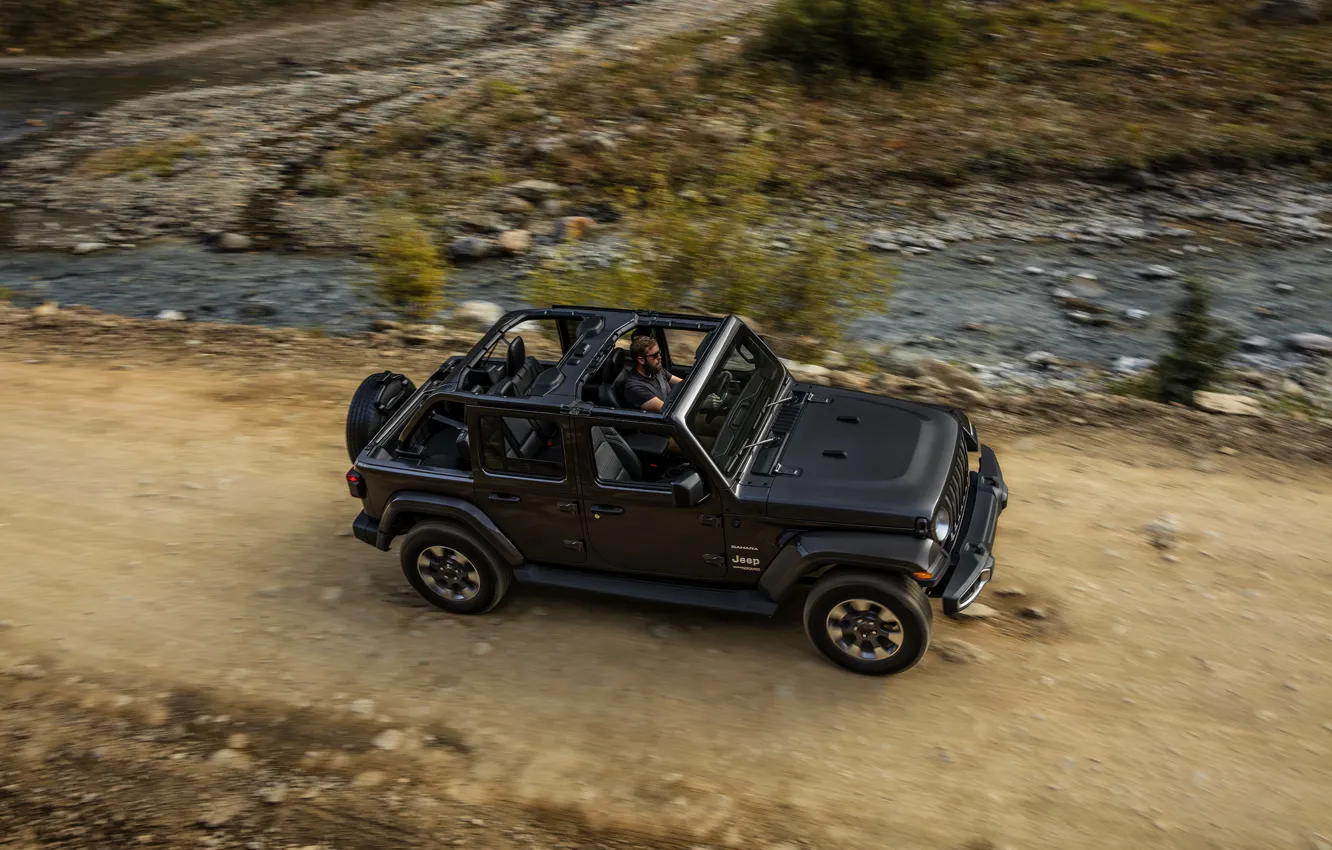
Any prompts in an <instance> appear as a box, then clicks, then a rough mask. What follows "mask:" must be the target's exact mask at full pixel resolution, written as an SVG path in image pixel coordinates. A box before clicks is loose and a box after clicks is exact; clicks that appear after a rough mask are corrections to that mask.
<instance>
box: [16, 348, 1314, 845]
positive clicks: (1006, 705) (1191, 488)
mask: <svg viewBox="0 0 1332 850" xmlns="http://www.w3.org/2000/svg"><path fill="white" fill-rule="evenodd" d="M2 356H3V359H0V407H2V408H3V409H4V410H5V411H6V413H5V415H4V417H3V418H2V419H0V437H3V440H4V444H5V445H6V446H7V454H8V459H7V462H6V464H5V472H6V476H5V477H6V486H4V487H3V488H0V552H3V553H4V555H3V567H0V620H3V621H6V627H0V671H3V670H10V671H11V672H14V673H17V674H18V678H15V677H3V676H0V701H2V703H3V711H2V712H0V718H2V719H0V740H4V741H5V743H4V744H0V847H10V846H13V847H19V848H24V850H28V848H36V847H48V846H62V847H109V846H130V845H132V844H134V843H135V841H138V840H139V836H149V835H151V838H144V839H143V840H142V842H141V843H144V844H149V845H152V846H171V847H177V846H179V847H185V846H190V847H196V846H201V845H200V842H201V841H202V842H203V844H205V845H207V846H218V847H231V846H235V847H242V846H252V847H289V846H290V847H295V846H302V845H309V844H320V845H323V846H327V847H338V848H348V847H367V848H368V847H389V846H427V845H429V846H438V845H439V844H444V843H448V842H450V841H452V842H454V843H459V842H460V841H461V842H462V843H468V844H472V845H476V846H487V847H489V846H506V847H507V846H510V845H514V846H516V845H519V844H523V845H526V846H589V845H592V844H595V843H598V842H612V843H618V842H628V843H632V844H640V845H642V844H654V843H662V844H670V845H679V846H690V845H694V844H710V845H718V846H720V845H732V846H742V847H775V846H777V845H778V844H779V843H780V842H786V843H787V844H799V845H807V846H831V845H832V844H833V842H837V843H838V844H841V845H850V846H868V845H869V844H870V843H871V842H873V844H875V845H878V846H886V847H893V848H916V847H919V848H939V847H963V846H972V847H983V846H988V845H987V844H986V843H985V842H993V843H994V844H995V845H998V846H1011V847H1015V848H1016V847H1022V848H1067V847H1079V848H1101V847H1107V848H1108V847H1145V846H1160V847H1179V848H1194V847H1196V848H1214V847H1228V848H1297V849H1298V850H1304V848H1307V847H1309V846H1310V841H1311V840H1312V839H1311V836H1313V835H1315V834H1318V833H1321V834H1323V835H1329V834H1332V819H1330V817H1332V816H1330V815H1329V813H1328V809H1327V805H1326V801H1327V796H1328V789H1329V788H1330V787H1332V713H1329V706H1332V676H1330V675H1329V670H1330V668H1329V659H1332V584H1329V574H1330V573H1332V570H1330V569H1329V567H1328V565H1327V563H1326V561H1325V560H1324V559H1323V558H1324V553H1325V552H1326V551H1327V550H1328V548H1329V544H1332V530H1329V527H1328V524H1327V517H1328V516H1332V475H1330V474H1329V470H1328V469H1327V468H1326V467H1317V466H1314V467H1306V468H1303V469H1297V468H1287V467H1284V466H1279V465H1278V464H1277V463H1276V462H1271V463H1266V464H1257V465H1255V464H1254V463H1253V462H1252V461H1253V459H1252V458H1245V457H1243V456H1241V457H1238V458H1234V459H1232V458H1228V457H1226V456H1224V455H1219V454H1215V453H1214V450H1215V446H1207V445H1198V446H1183V447H1181V448H1185V449H1186V450H1187V451H1185V452H1179V451H1177V450H1176V449H1175V448H1169V447H1165V446H1163V445H1161V444H1159V443H1156V442H1147V441H1142V440H1140V439H1138V438H1135V437H1121V438H1115V437H1114V436H1113V432H1110V436H1109V437H1107V436H1106V434H1107V432H1106V431H1104V430H1101V431H1100V432H1099V433H1100V434H1101V439H1099V440H1098V441H1097V443H1098V444H1097V445H1096V446H1095V447H1093V448H1088V447H1087V446H1086V445H1084V444H1083V441H1082V439H1081V438H1080V437H1079V436H1077V435H1076V434H1073V433H1061V432H1056V433H1045V434H1033V435H1028V436H1023V437H1021V438H1017V439H1012V440H1006V441H1001V442H1000V443H999V444H998V449H999V450H1000V456H1001V460H1002V461H1003V463H1004V465H1005V473H1006V476H1007V478H1008V480H1009V482H1010V486H1011V487H1012V490H1013V494H1014V495H1013V504H1012V507H1011V509H1010V511H1009V512H1008V513H1006V514H1005V516H1004V519H1003V523H1002V528H1001V537H1000V540H999V543H998V545H997V547H996V548H997V555H998V557H999V569H1000V572H999V578H998V580H997V582H996V584H995V585H994V586H993V588H994V591H993V592H990V593H988V594H987V598H986V599H985V601H986V602H988V603H989V604H991V605H993V606H994V607H996V608H998V609H1000V610H1001V615H1000V616H999V617H998V618H996V619H994V620H989V621H978V622H969V623H962V624H958V623H953V622H951V621H946V620H944V618H939V619H938V620H936V624H937V630H936V640H938V642H939V643H941V644H943V645H944V646H943V647H939V648H936V649H935V650H933V651H932V652H931V654H930V655H929V657H928V658H927V659H926V661H925V662H924V663H923V664H922V665H921V666H920V667H918V668H917V669H916V670H914V671H913V672H911V673H910V674H908V675H906V676H903V677H900V678H898V679H896V680H891V681H879V680H868V679H862V678H857V677H854V676H851V675H849V674H844V673H842V672H841V671H839V670H837V669H834V668H833V667H831V666H830V665H827V664H825V663H824V662H822V661H821V660H820V659H819V658H818V657H816V656H815V655H814V653H813V651H812V650H811V649H809V648H808V647H807V645H806V642H805V638H804V636H803V634H802V632H801V629H800V627H799V623H798V617H797V611H796V610H794V606H793V610H788V611H786V612H785V613H784V614H782V615H779V617H778V618H776V619H775V620H774V621H771V622H767V621H753V620H747V619H743V618H737V617H727V616H721V615H710V614H704V613H697V612H688V611H678V610H674V609H667V608H655V607H650V606H644V605H640V604H633V603H626V602H618V601H606V600H601V599H594V598H588V597H581V596H572V595H557V594H552V593H546V592H534V591H528V590H519V591H518V592H516V593H515V594H514V595H513V597H512V598H511V599H510V601H509V602H508V603H507V604H506V605H505V606H504V607H503V608H502V610H500V611H498V612H497V613H496V614H495V615H493V616H489V617H485V618H478V619H466V620H464V619H454V618H450V617H448V616H446V615H443V614H441V613H439V612H436V611H435V610H433V609H430V608H428V607H427V606H426V605H425V604H424V603H422V602H419V601H418V600H417V599H416V597H415V596H414V595H413V594H412V592H411V591H410V590H409V589H408V587H407V585H406V584H405V582H404V581H403V579H402V576H401V574H400V573H399V571H398V567H397V560H396V557H395V555H384V554H381V553H376V552H375V551H373V550H372V549H370V548H369V547H366V546H365V545H363V544H361V543H359V542H357V541H355V540H354V539H352V538H351V537H350V536H349V535H348V531H347V529H348V524H349V522H350V519H351V518H352V516H353V515H354V513H355V509H356V505H355V502H353V501H352V500H351V499H350V498H348V497H347V496H346V495H345V490H344V488H343V483H342V481H341V475H342V473H343V472H344V471H345V468H346V466H347V463H346V457H345V454H344V453H343V448H342V445H341V423H342V414H343V408H344V402H345V399H346V398H347V396H348V394H349V393H350V391H351V389H352V387H353V386H354V385H355V383H356V381H357V380H358V379H359V377H360V374H359V373H358V374H345V375H344V374H341V373H339V374H338V375H337V376H336V377H329V376H327V375H322V376H321V375H318V374H316V373H313V372H309V371H305V372H298V371H294V370H293V371H292V372H289V373H286V374H283V373H280V372H267V373H265V374H263V375H261V376H257V377H251V376H248V375H247V373H242V372H241V371H240V370H239V369H238V368H234V367H233V368H229V367H228V366H227V364H226V363H225V362H219V363H216V364H214V365H215V366H216V367H217V368H215V369H213V370H211V371H203V370H199V369H193V368H189V367H185V366H173V367H160V368H139V369H135V370H132V371H114V370H113V369H112V368H111V363H114V362H116V361H102V362H95V361H87V360H82V361H77V360H76V361H62V360H55V361H52V360H49V359H48V360H47V362H42V363H34V364H24V363H22V362H21V360H22V359H24V357H25V355H24V353H23V352H20V351H15V350H10V351H7V352H5V353H4V354H3V355H2ZM27 356H31V352H29V353H28V355H27ZM417 377H419V375H418V376H417ZM294 386H297V387H300V388H301V393H300V397H299V398H297V399H295V400H290V401H289V400H285V399H284V396H286V395H288V394H290V389H289V388H291V387H294ZM1203 456H1205V457H1206V459H1207V463H1205V464H1199V462H1198V461H1199V458H1200V457H1203ZM1200 467H1201V469H1200ZM1255 467H1258V470H1257V471H1255ZM1201 470H1207V471H1201ZM1167 512H1173V513H1176V514H1178V515H1179V516H1180V518H1181V520H1182V523H1183V528H1184V533H1183V535H1182V537H1181V540H1180V543H1179V545H1178V547H1176V548H1174V549H1171V550H1168V551H1165V552H1162V551H1158V550H1156V549H1154V548H1152V547H1151V545H1150V544H1149V542H1148V538H1147V535H1146V534H1145V533H1144V532H1143V530H1142V528H1143V526H1144V525H1145V524H1147V523H1148V522H1150V521H1151V520H1153V519H1155V518H1156V517H1158V516H1159V515H1161V514H1163V513H1167ZM1004 591H1010V592H1016V591H1022V594H1020V595H1011V596H1001V595H1000V593H1002V592H1004ZM1026 607H1035V608H1038V609H1040V611H1041V612H1042V613H1043V614H1044V615H1045V616H1046V619H1028V618H1026V617H1023V616H1021V615H1020V614H1019V612H1020V611H1021V610H1022V609H1023V608H1026ZM958 642H961V643H962V645H961V646H959V644H958ZM949 644H951V650H952V653H958V652H963V653H965V652H966V651H967V650H968V647H969V648H970V649H971V650H974V652H973V653H972V655H973V657H972V660H970V661H966V662H963V663H950V661H949V660H947V659H946V657H945V652H943V651H941V649H944V648H949ZM23 665H28V666H23ZM41 673H45V674H46V675H44V676H42V677H41V678H28V677H32V676H37V675H39V674H41ZM73 676H77V677H80V681H77V682H71V681H70V677H73ZM118 697H119V699H118ZM363 699H369V700H373V701H374V707H373V710H371V711H370V712H369V714H368V715H363V714H357V713H355V712H354V711H353V710H352V709H353V703H354V701H356V700H363ZM355 707H356V708H360V709H362V710H364V709H365V708H366V706H365V705H364V704H359V705H357V706H355ZM219 715H227V719H226V720H225V721H222V722H216V721H215V718H217V717H218V716H219ZM201 716H202V717H205V718H208V719H205V720H202V721H201V720H200V717H201ZM381 729H397V730H402V731H403V732H404V733H406V734H405V736H404V739H403V741H402V744H401V746H400V747H398V748H397V749H394V750H393V751H391V752H378V751H376V750H375V748H374V747H373V746H372V743H371V742H372V740H373V739H374V738H375V736H376V735H377V734H378V733H379V732H380V731H381ZM234 732H244V733H246V734H247V735H248V736H249V741H248V742H247V741H239V740H234V741H232V742H231V743H232V744H233V745H237V744H238V745H239V746H238V748H237V749H236V750H235V751H234V752H233V751H230V750H229V751H228V752H229V753H231V754H230V755H223V756H218V757H216V758H214V759H213V760H211V761H210V760H209V759H210V756H211V754H213V753H214V752H215V751H217V750H218V749H219V748H221V747H223V746H225V745H226V743H227V737H228V735H229V734H231V733H234ZM422 736H431V737H430V738H427V739H425V742H424V743H421V741H422ZM97 748H100V749H97ZM311 752H313V753H318V755H306V754H307V753H311ZM376 771H378V773H376ZM278 782H284V783H286V784H287V785H288V787H289V788H290V789H291V790H290V792H289V793H288V794H287V795H286V797H285V800H284V801H283V802H282V803H280V804H273V805H270V804H265V803H263V802H262V801H261V800H260V798H259V797H257V796H256V794H257V793H258V792H260V791H262V790H264V789H269V790H270V791H271V789H272V788H273V787H275V785H274V783H278ZM81 794H98V795H100V797H95V798H92V799H84V798H82V797H81V796H80V795H81ZM1319 800H1322V801H1323V802H1322V803H1319ZM219 811H221V812H222V814H220V815H219V814H218V812H219ZM117 817H119V818H120V821H117V820H116V818H117ZM460 818H461V819H463V820H460ZM470 818H478V819H480V820H482V821H484V822H485V823H484V825H482V826H471V825H469V824H468V823H467V820H468V819H470ZM200 819H202V820H205V821H209V822H210V823H212V828H207V824H199V823H197V821H199V820H200ZM515 827H517V828H518V829H519V830H520V831H519V832H514V829H515ZM71 830H72V831H71ZM79 830H83V831H82V832H80V831H79ZM265 830H269V831H265Z"/></svg>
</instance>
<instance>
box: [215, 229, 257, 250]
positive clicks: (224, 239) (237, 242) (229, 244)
mask: <svg viewBox="0 0 1332 850" xmlns="http://www.w3.org/2000/svg"><path fill="white" fill-rule="evenodd" d="M253 244H254V242H253V240H251V239H250V237H248V236H242V235H241V234H239V233H223V234H222V235H221V236H220V237H218V240H217V247H218V248H220V249H222V250H223V251H248V250H250V246H251V245H253Z"/></svg>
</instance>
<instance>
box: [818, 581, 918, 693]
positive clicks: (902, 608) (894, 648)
mask: <svg viewBox="0 0 1332 850" xmlns="http://www.w3.org/2000/svg"><path fill="white" fill-rule="evenodd" d="M933 619H934V618H933V611H932V610H931V609H930V601H929V599H928V598H926V596H925V592H924V591H923V590H921V589H920V585H918V584H916V583H915V582H914V581H912V580H911V579H909V578H907V577H906V576H902V575H898V574H892V573H884V574H877V573H869V572H846V573H833V574H831V575H829V576H826V577H824V578H823V579H821V580H820V581H819V582H818V583H817V584H815V585H814V588H813V589H812V590H811V591H810V592H809V598H808V599H806V600H805V633H806V634H808V635H809V639H810V640H811V641H812V642H813V643H814V646H816V647H817V648H818V650H819V651H820V652H822V653H823V654H824V655H825V656H826V657H827V658H828V660H830V661H832V662H833V663H835V664H839V665H841V666H843V667H845V668H847V669H848V670H853V671H855V672H856V673H863V674H866V675H869V676H888V675H891V674H893V673H901V672H903V671H905V670H909V669H911V668H912V667H914V666H915V665H916V663H917V662H918V661H920V659H921V658H922V657H924V655H925V650H926V649H928V648H929V645H930V626H931V623H932V621H933Z"/></svg>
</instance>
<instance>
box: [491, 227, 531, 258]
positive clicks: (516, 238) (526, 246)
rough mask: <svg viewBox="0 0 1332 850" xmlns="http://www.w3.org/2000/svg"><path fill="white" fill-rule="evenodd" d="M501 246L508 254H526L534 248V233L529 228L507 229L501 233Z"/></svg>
mask: <svg viewBox="0 0 1332 850" xmlns="http://www.w3.org/2000/svg"><path fill="white" fill-rule="evenodd" d="M499 246H500V248H501V249H503V250H504V253H506V254H510V255H516V254H526V253H527V252H528V251H530V250H532V233H531V231H527V230H506V231H504V232H503V233H501V234H500V235H499Z"/></svg>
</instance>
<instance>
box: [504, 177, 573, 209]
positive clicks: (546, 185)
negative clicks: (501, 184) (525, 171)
mask: <svg viewBox="0 0 1332 850" xmlns="http://www.w3.org/2000/svg"><path fill="white" fill-rule="evenodd" d="M506 191H508V192H510V193H512V194H513V195H516V196H517V197H519V198H522V199H523V200H525V201H530V202H531V203H534V204H535V203H540V202H541V201H544V200H545V199H546V198H549V197H552V196H554V195H563V194H564V193H565V192H567V191H569V190H568V189H566V188H564V187H563V186H561V185H560V184H558V183H552V182H550V181H549V180H524V181H522V182H521V183H515V184H513V185H512V186H510V187H509V188H508V189H507V190H506Z"/></svg>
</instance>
